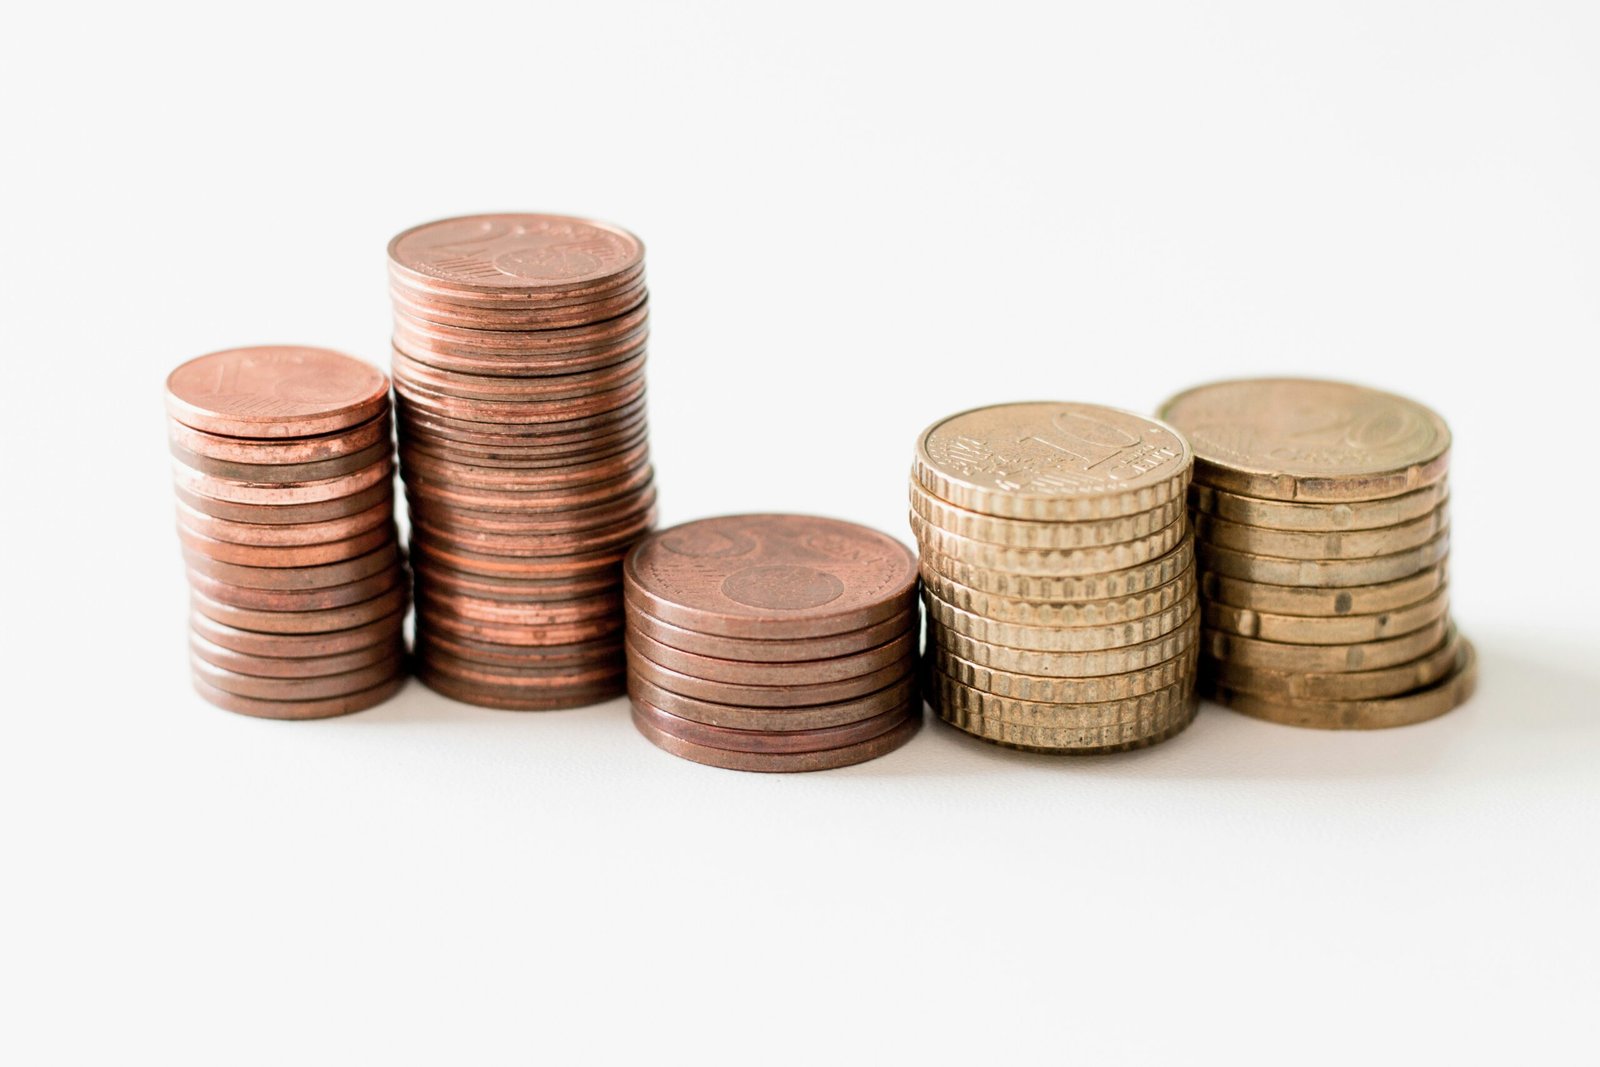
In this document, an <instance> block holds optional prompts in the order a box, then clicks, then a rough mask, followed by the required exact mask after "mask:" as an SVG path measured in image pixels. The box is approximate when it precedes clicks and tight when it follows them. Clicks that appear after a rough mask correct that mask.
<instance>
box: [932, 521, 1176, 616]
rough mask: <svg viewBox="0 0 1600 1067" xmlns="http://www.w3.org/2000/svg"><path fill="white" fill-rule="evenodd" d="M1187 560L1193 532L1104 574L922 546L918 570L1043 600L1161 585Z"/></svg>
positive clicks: (1119, 594) (1121, 594) (1098, 596)
mask: <svg viewBox="0 0 1600 1067" xmlns="http://www.w3.org/2000/svg"><path fill="white" fill-rule="evenodd" d="M1193 565H1194V537H1193V535H1189V536H1186V537H1184V539H1183V540H1182V541H1180V542H1178V545H1177V547H1176V548H1174V549H1173V550H1172V551H1170V552H1168V553H1167V554H1166V555H1164V556H1161V557H1159V558H1157V559H1153V560H1150V561H1149V562H1147V563H1140V564H1138V565H1136V566H1132V567H1128V568H1126V569H1124V570H1120V571H1108V572H1106V573H1105V574H1078V575H1059V574H1012V573H1010V572H1007V571H996V570H991V569H989V568H987V567H982V566H979V565H977V564H974V563H969V562H967V561H965V560H958V559H951V558H950V557H948V556H941V555H939V554H938V553H936V552H932V551H928V550H926V549H924V551H923V553H922V571H923V573H924V574H927V573H928V572H929V571H930V570H931V571H933V572H934V573H935V574H941V575H944V576H945V577H947V578H949V579H951V580H952V581H954V582H957V583H959V584H961V585H964V586H966V587H967V588H969V589H975V590H977V591H978V592H980V593H986V594H990V595H994V596H1004V597H1011V598H1013V599H1016V600H1034V601H1043V602H1049V603H1071V602H1075V601H1084V600H1109V599H1113V598H1125V597H1134V596H1138V595H1140V594H1141V593H1145V592H1148V591H1150V590H1153V589H1157V588H1159V587H1161V586H1163V585H1166V584H1167V583H1168V582H1170V581H1173V580H1174V579H1176V578H1177V577H1178V576H1179V575H1181V574H1182V573H1183V572H1184V571H1186V570H1188V569H1189V568H1190V567H1192V566H1193Z"/></svg>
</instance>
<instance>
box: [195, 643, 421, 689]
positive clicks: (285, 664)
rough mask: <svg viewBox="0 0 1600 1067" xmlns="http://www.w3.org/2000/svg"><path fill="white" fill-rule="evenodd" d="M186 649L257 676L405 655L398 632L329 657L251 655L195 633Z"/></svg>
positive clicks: (303, 674) (299, 674) (315, 671)
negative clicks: (225, 646)
mask: <svg viewBox="0 0 1600 1067" xmlns="http://www.w3.org/2000/svg"><path fill="white" fill-rule="evenodd" d="M189 651H191V652H192V653H194V654H195V655H196V656H199V657H200V658H201V659H203V660H205V661H206V662H207V663H209V664H211V665H212V666H213V667H220V668H222V669H223V670H228V671H232V672H233V673H235V674H248V675H254V676H255V677H258V678H317V677H320V676H322V675H325V674H343V673H345V672H347V671H353V670H357V669H359V668H362V667H370V666H372V665H373V664H375V663H381V662H384V661H386V660H391V659H394V658H396V657H399V656H403V655H404V654H405V643H404V642H403V641H401V640H400V635H399V633H398V632H396V633H394V634H391V635H389V637H388V638H387V639H386V640H383V641H380V642H379V643H377V644H374V645H368V646H367V647H365V648H358V649H354V650H353V651H350V652H340V653H337V654H335V655H330V656H252V655H249V654H248V653H244V652H236V651H234V650H233V649H231V648H224V647H223V646H222V645H218V644H213V643H212V642H210V641H207V640H206V639H205V638H204V637H201V636H200V635H199V634H197V633H190V635H189Z"/></svg>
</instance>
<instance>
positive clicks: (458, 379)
mask: <svg viewBox="0 0 1600 1067" xmlns="http://www.w3.org/2000/svg"><path fill="white" fill-rule="evenodd" d="M644 363H645V353H644V349H643V348H640V349H638V350H637V351H635V352H633V353H631V354H629V355H628V356H627V357H626V358H624V359H622V360H619V361H617V362H615V363H611V364H608V365H606V366H604V367H596V368H594V369H592V370H585V371H575V372H572V373H569V374H550V375H516V376H514V377H513V376H508V375H488V374H461V373H458V372H456V371H446V370H440V369H439V368H437V367H430V366H428V365H427V364H426V363H421V362H419V361H417V360H414V359H412V358H411V357H409V356H407V355H406V354H405V353H404V352H401V351H400V350H399V349H396V350H395V351H394V353H393V366H394V376H395V381H397V382H404V383H405V384H406V385H407V386H412V385H415V386H418V387H420V388H422V389H426V390H429V391H430V392H434V393H440V394H445V395H448V396H458V397H465V398H468V399H474V400H492V401H517V402H528V401H546V400H570V399H572V398H574V397H585V396H592V395H594V394H595V393H598V392H601V391H603V390H606V389H615V388H617V387H618V386H621V385H624V384H626V383H628V382H630V381H632V380H634V379H636V378H638V377H639V376H641V375H642V374H643V373H644Z"/></svg>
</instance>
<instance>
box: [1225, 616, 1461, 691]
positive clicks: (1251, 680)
mask: <svg viewBox="0 0 1600 1067" xmlns="http://www.w3.org/2000/svg"><path fill="white" fill-rule="evenodd" d="M1459 644H1460V638H1459V637H1458V635H1457V634H1456V631H1455V628H1454V627H1451V628H1449V629H1448V630H1447V631H1446V632H1445V639H1444V642H1443V643H1442V644H1440V645H1439V647H1438V648H1436V649H1434V650H1433V651H1431V652H1428V653H1427V654H1425V655H1422V656H1419V657H1417V658H1416V659H1413V660H1407V661H1406V662H1405V663H1401V664H1397V665H1396V666H1393V667H1381V668H1379V669H1377V670H1371V671H1337V672H1332V673H1319V672H1309V671H1286V670H1272V669H1270V668H1267V667H1246V666H1244V665H1243V664H1240V663H1228V662H1223V661H1221V660H1214V659H1211V658H1209V657H1205V658H1202V659H1201V660H1200V672H1201V675H1202V677H1203V678H1205V679H1208V680H1209V681H1210V682H1212V683H1213V684H1214V685H1215V686H1218V687H1221V688H1223V689H1230V690H1237V691H1239V692H1245V693H1257V694H1260V695H1261V696H1265V697H1269V698H1273V699H1276V698H1279V697H1288V698H1291V699H1295V700H1378V699H1381V698H1383V697H1392V696H1398V695H1399V694H1401V693H1408V692H1410V691H1411V690H1413V689H1421V688H1424V687H1426V686H1429V685H1432V684H1433V683H1434V682H1437V681H1438V680H1439V679H1441V678H1443V677H1444V676H1445V675H1447V674H1449V673H1450V671H1451V670H1452V669H1453V668H1454V666H1455V662H1456V651H1457V647H1458V645H1459Z"/></svg>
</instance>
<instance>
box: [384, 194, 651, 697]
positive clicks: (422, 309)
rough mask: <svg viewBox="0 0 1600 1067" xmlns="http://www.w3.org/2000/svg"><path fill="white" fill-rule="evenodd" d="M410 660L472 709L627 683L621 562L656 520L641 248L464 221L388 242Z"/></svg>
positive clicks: (581, 231)
mask: <svg viewBox="0 0 1600 1067" xmlns="http://www.w3.org/2000/svg"><path fill="white" fill-rule="evenodd" d="M389 279H390V291H391V293H392V295H393V297H394V318H395V325H394V382H395V392H396V395H397V400H396V408H397V411H398V414H399V438H400V461H401V465H402V474H403V477H404V481H405V486H406V498H407V502H408V503H409V505H410V517H411V542H410V545H411V554H412V566H413V568H414V569H415V571H416V606H417V619H416V661H417V662H416V669H417V673H418V675H419V677H421V679H422V680H423V681H424V682H425V683H427V684H428V685H429V686H431V687H433V688H434V689H436V690H438V691H439V692H441V693H444V694H446V695H448V696H452V697H455V698H457V699H460V700H464V701H467V702H468V703H473V704H481V705H485V706H488V707H498V708H513V709H539V708H562V707H571V706H575V705H580V704H589V703H593V702H595V701H598V700H603V699H606V698H608V697H612V696H616V695H618V694H620V693H621V692H622V691H623V687H624V682H623V679H624V672H625V669H624V662H623V652H622V597H621V568H620V562H621V560H622V557H623V556H624V555H625V554H626V553H627V551H628V549H629V548H630V547H631V546H632V545H633V544H634V542H636V541H637V540H638V539H639V538H640V537H642V536H643V535H644V534H646V533H647V532H649V530H650V529H651V528H652V526H653V525H654V523H655V489H654V487H653V484H652V472H651V467H650V462H649V454H648V444H647V442H646V428H645V407H644V404H645V401H644V390H645V381H644V360H645V339H646V333H647V311H646V306H645V287H644V248H643V246H642V245H641V244H640V243H639V241H638V239H637V238H635V237H634V236H633V235H631V234H629V233H627V232H625V231H623V230H619V229H616V228H614V227H611V226H606V225H602V224H600V223H594V222H587V221H584V220H582V219H573V218H564V217H560V216H553V215H478V216H472V217H468V218H457V219H446V220H443V221H441V222H433V223H428V224H426V225H423V226H418V227H416V228H415V229H411V230H407V231H405V232H404V233H402V234H400V235H399V236H398V237H396V238H395V239H394V240H393V241H392V242H390V245H389Z"/></svg>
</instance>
